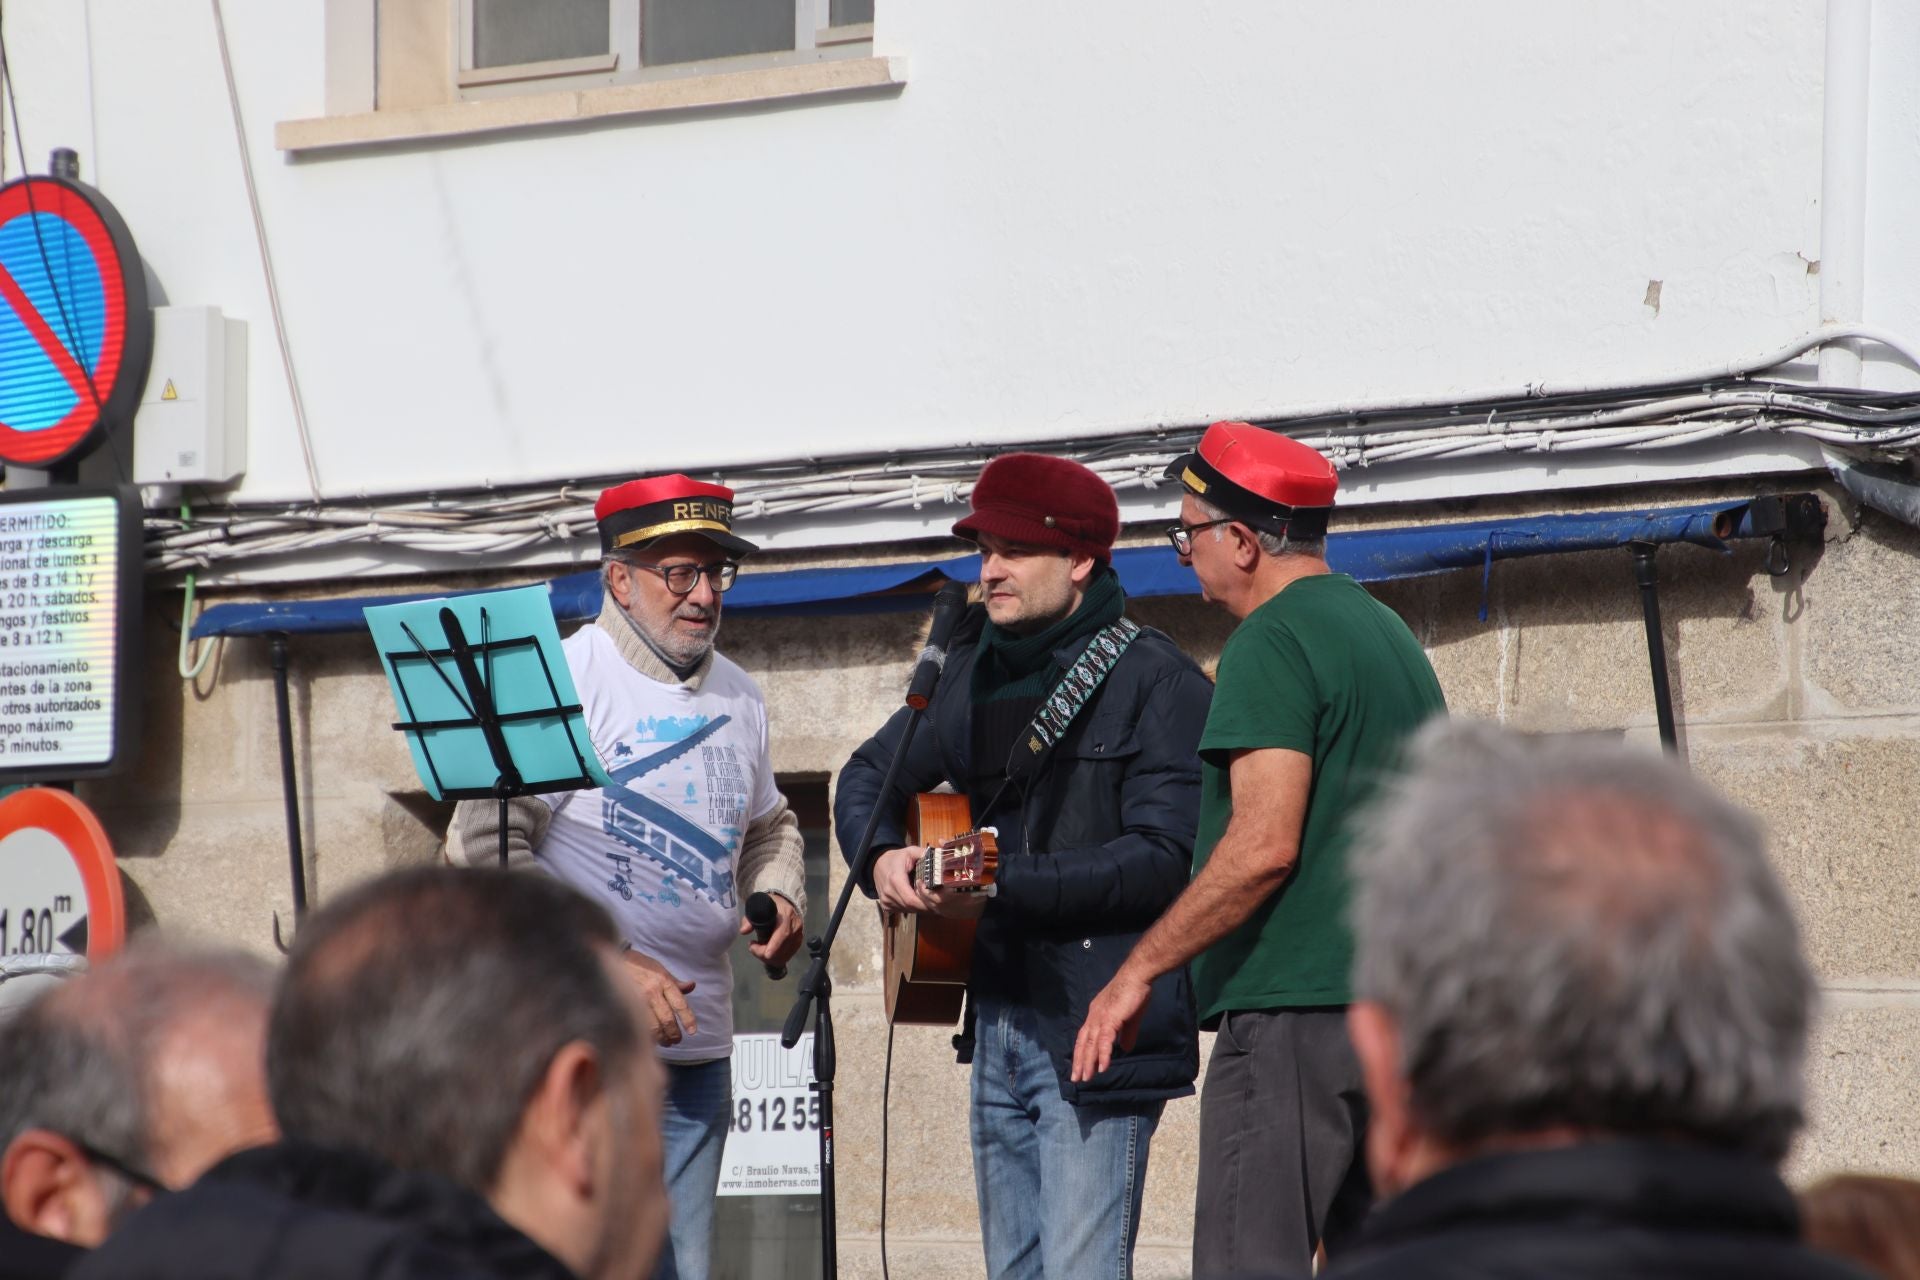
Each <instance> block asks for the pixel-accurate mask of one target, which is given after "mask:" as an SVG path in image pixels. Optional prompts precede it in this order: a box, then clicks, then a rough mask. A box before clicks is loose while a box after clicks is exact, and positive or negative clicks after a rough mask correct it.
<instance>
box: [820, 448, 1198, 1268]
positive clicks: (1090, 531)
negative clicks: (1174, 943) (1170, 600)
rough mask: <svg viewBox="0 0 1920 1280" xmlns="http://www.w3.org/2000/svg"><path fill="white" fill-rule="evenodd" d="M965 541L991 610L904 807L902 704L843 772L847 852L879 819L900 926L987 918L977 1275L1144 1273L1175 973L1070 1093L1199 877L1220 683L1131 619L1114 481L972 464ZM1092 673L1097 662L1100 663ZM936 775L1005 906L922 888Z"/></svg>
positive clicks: (971, 1025) (972, 1030) (976, 979)
mask: <svg viewBox="0 0 1920 1280" xmlns="http://www.w3.org/2000/svg"><path fill="white" fill-rule="evenodd" d="M971 502H972V506H973V510H972V512H971V513H970V514H969V515H968V516H967V517H966V518H965V519H964V520H961V521H960V522H959V523H958V524H956V525H954V527H953V531H954V533H956V534H958V535H959V536H960V537H963V538H967V539H969V540H971V541H973V542H974V543H976V544H977V545H978V546H979V548H980V592H981V596H982V597H983V600H982V603H981V604H979V605H976V606H974V607H973V608H970V609H969V610H967V612H966V614H965V615H964V616H963V618H962V620H961V622H960V624H959V627H958V628H957V629H956V631H955V634H954V636H953V639H952V642H951V644H950V646H949V649H948V657H947V661H946V670H945V673H944V675H943V676H942V677H941V680H940V685H939V688H938V689H937V691H936V692H935V694H934V697H933V702H932V705H931V706H930V707H929V708H928V713H927V727H926V730H925V731H924V732H922V733H920V734H918V735H917V736H916V737H915V738H914V740H913V742H912V744H911V749H910V750H909V751H908V753H907V755H906V757H905V759H904V760H903V762H902V768H901V770H900V774H899V778H898V779H897V780H896V786H895V787H894V789H893V790H892V791H891V792H885V793H883V792H882V790H881V782H882V779H883V778H884V776H885V774H886V769H887V762H888V761H889V760H890V759H891V758H892V757H893V755H894V753H895V751H896V750H897V748H898V744H899V742H900V739H901V736H902V733H903V731H904V728H905V724H906V713H905V712H898V713H896V714H895V715H894V716H893V718H892V719H890V720H889V721H888V722H887V723H886V724H885V725H884V726H883V727H882V728H881V730H880V732H879V733H877V734H875V735H874V737H872V738H871V739H869V740H868V741H867V742H866V744H865V745H863V746H862V747H861V748H860V749H859V751H857V752H856V753H855V754H854V756H853V759H851V760H850V761H848V762H847V766H846V768H845V769H844V770H842V771H841V774H840V785H839V795H838V798H837V799H836V801H835V806H834V815H833V816H834V826H835V829H836V830H837V831H838V832H839V835H840V839H841V841H842V842H843V849H842V852H844V853H845V854H847V856H848V857H849V858H852V857H854V856H855V855H856V854H858V853H859V852H860V851H859V850H857V849H855V848H852V847H851V846H850V842H852V841H855V840H857V839H858V834H859V833H860V832H861V831H863V830H864V829H865V825H866V821H867V818H868V816H869V815H870V814H872V813H873V812H874V811H875V810H878V811H879V813H880V823H879V826H878V827H877V829H876V833H875V836H874V843H873V847H874V849H875V850H876V854H877V856H876V857H875V859H874V862H873V867H872V877H871V879H870V880H869V881H867V882H864V883H863V885H862V887H863V888H865V889H867V890H868V892H870V893H873V894H875V895H876V896H877V897H878V898H879V900H880V905H881V906H882V907H884V908H886V909H887V910H889V911H899V912H937V913H939V914H941V915H948V916H963V917H964V916H978V917H979V918H980V927H979V932H978V934H977V937H976V941H975V944H974V950H973V972H972V978H971V981H970V982H969V983H968V986H967V999H968V1001H969V1006H970V1007H969V1011H968V1015H967V1020H966V1022H967V1025H966V1027H965V1029H964V1030H963V1032H962V1035H961V1036H960V1037H959V1038H958V1040H957V1041H956V1047H958V1048H959V1049H960V1051H961V1061H963V1062H969V1061H970V1062H972V1064H973V1083H972V1109H971V1110H972V1116H971V1129H972V1140H973V1165H974V1183H975V1188H976V1191H977V1194H978V1197H979V1204H980V1229H981V1237H982V1243H983V1245H984V1248H985V1251H986V1264H987V1274H988V1275H990V1276H992V1277H994V1280H1034V1278H1037V1277H1043V1276H1053V1277H1062V1278H1065V1280H1093V1278H1094V1277H1103V1276H1104V1277H1113V1278H1117V1280H1125V1277H1127V1276H1129V1275H1131V1274H1132V1265H1133V1248H1134V1241H1135V1238H1136V1235H1137V1234H1138V1231H1139V1227H1140V1201H1141V1190H1142V1187H1143V1186H1144V1184H1145V1181H1146V1172H1147V1153H1148V1148H1149V1145H1150V1144H1151V1142H1152V1139H1153V1132H1154V1128H1155V1126H1156V1125H1157V1124H1158V1123H1159V1120H1160V1113H1161V1110H1162V1109H1163V1108H1164V1107H1165V1105H1166V1101H1167V1099H1169V1098H1177V1097H1181V1096H1184V1095H1186V1094H1190V1093H1192V1092H1193V1078H1194V1074H1195V1072H1196V1071H1197V1070H1198V1068H1199V1046H1198V1032H1197V1030H1196V1028H1195V1025H1194V1011H1193V989H1192V987H1191V985H1190V984H1189V982H1188V979H1187V971H1186V969H1185V968H1184V967H1177V968H1174V969H1172V970H1170V971H1168V972H1166V973H1164V974H1162V975H1160V977H1159V978H1158V980H1157V981H1155V982H1154V983H1153V984H1152V990H1151V992H1150V994H1149V997H1148V1000H1147V1002H1146V1007H1145V1009H1144V1012H1143V1017H1142V1023H1141V1028H1140V1034H1139V1036H1138V1037H1137V1039H1136V1040H1135V1041H1134V1042H1133V1043H1131V1044H1130V1045H1129V1046H1128V1047H1127V1049H1126V1050H1124V1051H1122V1052H1120V1053H1117V1054H1115V1055H1114V1056H1113V1058H1112V1060H1111V1061H1110V1062H1109V1064H1108V1065H1107V1067H1106V1069H1104V1070H1102V1071H1101V1072H1099V1073H1098V1074H1097V1075H1094V1076H1092V1077H1090V1078H1088V1079H1086V1080H1083V1081H1079V1082H1075V1081H1073V1080H1070V1079H1069V1078H1068V1076H1069V1069H1070V1067H1071V1065H1072V1057H1073V1038H1074V1033H1075V1032H1076V1031H1077V1030H1078V1028H1079V1021H1080V1015H1081V1013H1082V1012H1083V1011H1084V1010H1085V1008H1086V1001H1087V999H1088V997H1089V996H1091V995H1092V993H1093V992H1095V991H1098V990H1099V989H1100V987H1101V986H1102V985H1103V984H1104V983H1105V982H1106V981H1107V979H1109V978H1111V977H1112V976H1113V973H1114V970H1115V969H1116V968H1117V967H1118V966H1119V964H1120V962H1121V961H1122V960H1123V959H1125V957H1126V955H1127V953H1128V951H1129V950H1130V949H1131V948H1132V946H1133V944H1134V943H1135V942H1136V941H1137V940H1138V939H1139V937H1140V935H1141V931H1142V930H1144V929H1146V927H1147V926H1148V925H1150V924H1152V923H1153V921H1154V919H1155V918H1156V917H1157V916H1158V915H1159V914H1160V912H1161V911H1163V910H1165V908H1166V907H1167V904H1169V903H1171V902H1172V901H1173V900H1174V899H1175V898H1176V897H1178V896H1179V894H1180V891H1181V889H1183V888H1184V887H1185V885H1186V882H1187V878H1188V875H1189V872H1190V867H1191V860H1192V855H1193V835H1194V824H1195V822H1196V819H1197V815H1198V811H1199V805H1200V762H1199V758H1198V747H1199V743H1200V731H1201V727H1202V725H1203V724H1204V723H1205V720H1206V715H1207V703H1208V699H1209V697H1210V696H1211V692H1212V691H1211V689H1210V688H1209V686H1208V684H1207V680H1206V677H1205V676H1203V675H1202V674H1201V673H1200V669H1199V668H1198V667H1197V666H1195V665H1194V663H1193V661H1192V660H1191V659H1190V658H1188V657H1187V656H1186V655H1185V654H1183V653H1181V652H1180V650H1179V649H1178V648H1177V647H1176V646H1175V645H1174V643H1173V641H1171V640H1169V639H1168V638H1167V637H1166V636H1164V635H1161V634H1160V633H1159V632H1157V631H1152V630H1149V629H1147V628H1144V627H1140V626H1138V625H1137V624H1135V623H1133V622H1132V621H1131V620H1129V619H1127V618H1126V617H1125V616H1124V613H1125V608H1126V596H1125V593H1124V592H1123V591H1122V590H1121V588H1120V581H1119V578H1118V577H1117V576H1116V575H1115V574H1114V571H1113V568H1112V556H1113V542H1114V538H1115V537H1116V535H1117V534H1118V533H1119V529H1120V510H1119V504H1118V503H1117V502H1116V501H1115V499H1114V496H1113V490H1112V488H1111V487H1110V486H1109V485H1108V484H1107V482H1106V481H1105V480H1103V479H1101V478H1100V477H1099V476H1098V475H1096V474H1095V473H1094V472H1092V471H1090V470H1088V469H1087V468H1086V467H1083V466H1081V465H1080V464H1079V463H1076V462H1072V461H1069V460H1068V459H1065V458H1055V457H1048V456H1046V455H1044V454H1033V453H1013V454H1007V455H1006V456H1004V457H1001V458H996V459H995V460H994V461H993V462H992V463H991V464H989V465H988V467H987V468H986V470H984V471H983V472H981V474H980V480H979V483H977V484H976V485H975V486H974V489H973V494H972V498H971ZM1090 664H1091V665H1090ZM942 782H945V783H949V784H951V785H952V786H953V788H954V789H955V790H956V791H959V792H960V793H962V794H964V795H966V796H967V797H969V799H970V801H971V803H972V814H973V820H974V822H975V823H976V824H977V825H981V826H989V825H990V826H993V827H995V828H996V829H997V830H998V833H999V848H1000V865H999V868H998V872H997V880H996V883H995V885H994V892H993V896H992V897H991V898H989V897H988V896H987V895H986V894H983V893H974V894H964V893H956V892H953V891H950V890H943V889H928V888H926V887H925V886H923V885H921V884H919V883H917V881H916V879H915V877H914V875H913V867H914V864H915V862H916V861H917V859H918V857H919V853H920V851H919V850H917V849H915V848H913V847H911V846H908V847H902V846H905V845H906V838H905V833H904V827H903V822H902V819H903V817H904V815H905V812H906V808H907V804H908V801H909V800H910V798H911V797H912V796H913V795H914V793H915V792H920V791H928V790H931V789H933V788H934V787H935V786H936V785H938V784H940V783H942Z"/></svg>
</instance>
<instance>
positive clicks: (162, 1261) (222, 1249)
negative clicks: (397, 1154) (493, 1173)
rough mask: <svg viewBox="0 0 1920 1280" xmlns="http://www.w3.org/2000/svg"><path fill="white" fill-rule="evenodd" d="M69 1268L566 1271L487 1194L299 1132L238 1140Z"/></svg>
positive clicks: (228, 1275) (87, 1279) (405, 1274)
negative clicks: (265, 1142)
mask: <svg viewBox="0 0 1920 1280" xmlns="http://www.w3.org/2000/svg"><path fill="white" fill-rule="evenodd" d="M71 1274H72V1275H73V1277H74V1278H75V1280H175V1277H178V1280H264V1278H265V1277H274V1278H275V1280H336V1278H337V1280H348V1278H349V1277H353V1278H355V1280H413V1278H414V1277H426V1276H432V1277H436V1278H437V1280H439V1278H450V1277H476V1278H477V1277H496V1276H498V1277H515V1278H516V1280H518V1278H520V1277H526V1278H528V1280H572V1272H570V1271H568V1270H567V1268H566V1267H564V1266H563V1265H561V1264H560V1262H559V1261H557V1260H556V1259H555V1258H554V1257H553V1256H552V1255H551V1254H549V1253H547V1252H546V1251H545V1250H544V1249H542V1248H541V1247H540V1246H539V1245H537V1244H535V1243H534V1242H533V1241H532V1240H529V1239H528V1238H527V1237H526V1236H524V1235H522V1234H521V1233H520V1232H519V1231H517V1230H515V1229H514V1228H513V1227H510V1226H508V1225H507V1224H506V1223H505V1222H503V1221H502V1220H501V1219H500V1217H499V1216H498V1215H497V1214H495V1213H494V1211H493V1210H492V1208H490V1207H489V1206H488V1204H487V1202H486V1201H485V1200H483V1199H481V1198H480V1197H479V1196H477V1195H474V1194H473V1193H471V1192H469V1191H466V1190H463V1189H462V1188H460V1187H457V1186H455V1185H454V1184H452V1183H450V1182H447V1181H445V1180H443V1179H441V1178H438V1177H435V1176H433V1175H431V1174H423V1173H405V1172H402V1171H400V1170H397V1169H394V1168H392V1167H391V1166H389V1165H386V1164H383V1163H381V1162H380V1161H378V1160H375V1159H373V1158H372V1157H370V1156H364V1155H360V1154H358V1153H354V1152H344V1151H333V1150H328V1149H326V1148H322V1147H314V1146H308V1145H304V1144H300V1143H292V1142H282V1143H278V1144H276V1145H274V1146H268V1147H257V1148H255V1149H254V1150H251V1151H243V1152H241V1153H240V1154H239V1155H236V1156H231V1157H229V1158H228V1159H226V1160H224V1161H222V1162H221V1163H220V1164H217V1165H215V1166H214V1167H213V1168H212V1169H210V1170H208V1171H207V1173H206V1174H205V1175H204V1176H203V1177H202V1178H201V1179H200V1181H198V1182H196V1183H194V1185H193V1186H191V1187H189V1188H188V1189H187V1190H185V1191H182V1192H179V1193H177V1194H175V1195H169V1196H163V1197H161V1198H160V1199H158V1200H156V1201H154V1202H153V1203H152V1204H150V1205H148V1206H147V1207H146V1208H144V1209H142V1210H141V1211H140V1212H138V1213H136V1214H135V1215H134V1216H133V1217H132V1218H130V1219H128V1220H127V1223H126V1225H125V1226H123V1227H121V1228H120V1230H118V1231H117V1232H115V1233H114V1235H113V1236H112V1237H111V1238H110V1239H108V1241H107V1242H106V1243H105V1244H104V1245H102V1246H101V1247H100V1248H98V1249H96V1250H94V1251H93V1252H92V1253H91V1254H89V1255H88V1257H87V1258H86V1260H85V1261H84V1262H83V1263H81V1264H80V1266H78V1267H77V1268H75V1269H74V1271H73V1272H72V1273H71Z"/></svg>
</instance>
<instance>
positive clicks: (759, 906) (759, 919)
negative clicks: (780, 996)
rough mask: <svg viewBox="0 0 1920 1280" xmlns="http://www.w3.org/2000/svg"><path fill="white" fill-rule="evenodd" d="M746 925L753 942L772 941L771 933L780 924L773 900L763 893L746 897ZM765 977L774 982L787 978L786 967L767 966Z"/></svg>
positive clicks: (778, 911)
mask: <svg viewBox="0 0 1920 1280" xmlns="http://www.w3.org/2000/svg"><path fill="white" fill-rule="evenodd" d="M746 913H747V923H748V924H750V925H752V926H753V940H754V941H755V942H758V943H762V944H764V943H767V942H771V941H772V940H773V931H774V929H775V928H776V927H778V926H779V924H780V908H778V907H776V906H774V905H773V899H772V898H770V897H768V896H767V895H766V894H764V893H750V894H748V895H747V907H746ZM767 976H768V977H769V978H772V979H773V980H774V981H775V982H778V981H780V979H782V978H784V977H786V976H787V966H785V965H783V964H770V965H767Z"/></svg>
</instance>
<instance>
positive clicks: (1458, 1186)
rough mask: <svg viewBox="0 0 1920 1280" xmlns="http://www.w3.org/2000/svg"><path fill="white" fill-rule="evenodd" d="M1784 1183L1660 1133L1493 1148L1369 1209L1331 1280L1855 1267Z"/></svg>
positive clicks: (1752, 1164) (1826, 1276)
mask: <svg viewBox="0 0 1920 1280" xmlns="http://www.w3.org/2000/svg"><path fill="white" fill-rule="evenodd" d="M1799 1231H1800V1217H1799V1211H1798V1210H1797V1209H1796V1208H1795V1206H1794V1202H1793V1193H1792V1192H1790V1191H1788V1190H1787V1187H1786V1184H1785V1183H1783V1182H1781V1181H1780V1178H1779V1176H1778V1175H1777V1174H1775V1173H1774V1171H1773V1170H1772V1169H1770V1168H1768V1167H1767V1166H1766V1165H1764V1164H1762V1163H1761V1162H1760V1161H1758V1160H1754V1159H1750V1158H1748V1157H1745V1156H1740V1155H1734V1154H1730V1153H1727V1152H1720V1151H1710V1150H1707V1149H1705V1148H1701V1147H1691V1146H1682V1145H1679V1144H1677V1143H1673V1144H1670V1143H1658V1142H1593V1143H1586V1144H1583V1145H1580V1146H1574V1147H1564V1148H1560V1149H1557V1150H1548V1151H1524V1152H1515V1153H1511V1154H1506V1155H1494V1156H1487V1157H1483V1158H1481V1159H1478V1160H1470V1161H1468V1162H1466V1163H1465V1164H1459V1165H1455V1166H1454V1167H1453V1168H1451V1169H1445V1170H1442V1171H1441V1172H1439V1173H1437V1174H1434V1175H1433V1176H1432V1177H1430V1178H1427V1179H1426V1180H1424V1181H1422V1182H1419V1183H1416V1184H1415V1185H1413V1186H1412V1187H1410V1188H1408V1189H1407V1190H1406V1191H1405V1192H1403V1193H1401V1195H1400V1196H1399V1197H1398V1198H1396V1199H1394V1200H1392V1201H1389V1202H1388V1203H1386V1204H1384V1205H1382V1206H1381V1207H1380V1208H1378V1209H1376V1210H1375V1211H1374V1214H1373V1217H1372V1218H1370V1219H1369V1220H1368V1221H1367V1223H1366V1225H1365V1226H1364V1227H1362V1228H1361V1230H1360V1234H1359V1237H1358V1239H1357V1240H1356V1241H1355V1243H1354V1246H1353V1247H1352V1248H1351V1249H1349V1250H1347V1251H1345V1252H1343V1253H1342V1254H1341V1255H1340V1256H1338V1257H1336V1258H1335V1259H1334V1260H1333V1266H1332V1267H1331V1268H1330V1269H1329V1270H1328V1272H1327V1273H1326V1274H1327V1275H1328V1277H1329V1280H1336V1278H1337V1280H1399V1278H1400V1277H1415V1276H1418V1277H1421V1278H1422V1280H1455V1278H1459V1280H1466V1278H1468V1277H1472V1278H1473V1280H1506V1278H1507V1277H1512V1278H1513V1280H1520V1278H1521V1277H1529V1278H1531V1277H1536V1276H1554V1277H1558V1278H1559V1280H1583V1278H1584V1277H1589V1276H1590V1277H1593V1278H1594V1280H1599V1278H1600V1277H1607V1278H1608V1280H1613V1277H1618V1276H1635V1277H1640V1278H1641V1280H1664V1278H1666V1277H1673V1278H1674V1280H1678V1278H1679V1277H1688V1278H1689V1280H1704V1278H1710V1277H1724V1278H1725V1280H1864V1277H1863V1276H1862V1275H1861V1273H1859V1272H1856V1271H1855V1270H1853V1268H1852V1267H1851V1266H1850V1265H1848V1264H1847V1263H1844V1262H1841V1261H1839V1260H1838V1259H1835V1258H1830V1257H1828V1256H1827V1255H1825V1254H1821V1253H1815V1252H1814V1251H1813V1250H1811V1249H1809V1248H1807V1247H1806V1246H1805V1245H1802V1244H1801V1243H1800V1242H1799V1239H1798V1236H1799Z"/></svg>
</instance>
